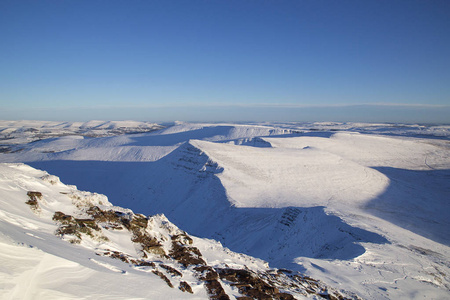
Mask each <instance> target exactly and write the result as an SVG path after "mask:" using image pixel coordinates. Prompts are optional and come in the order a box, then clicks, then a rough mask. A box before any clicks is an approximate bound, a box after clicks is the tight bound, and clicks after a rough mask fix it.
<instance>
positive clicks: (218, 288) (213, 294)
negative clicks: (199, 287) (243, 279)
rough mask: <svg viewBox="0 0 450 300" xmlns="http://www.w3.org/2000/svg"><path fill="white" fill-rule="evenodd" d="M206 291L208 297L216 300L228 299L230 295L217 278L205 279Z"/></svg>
mask: <svg viewBox="0 0 450 300" xmlns="http://www.w3.org/2000/svg"><path fill="white" fill-rule="evenodd" d="M205 287H206V291H207V292H208V294H209V299H217V300H229V299H230V297H228V295H227V294H226V293H225V290H224V289H223V287H222V285H221V284H220V282H219V281H218V280H216V279H215V280H206V281H205Z"/></svg>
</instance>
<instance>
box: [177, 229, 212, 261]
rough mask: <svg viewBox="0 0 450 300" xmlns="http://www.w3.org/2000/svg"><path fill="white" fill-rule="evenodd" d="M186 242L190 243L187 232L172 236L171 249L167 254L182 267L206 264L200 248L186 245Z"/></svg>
mask: <svg viewBox="0 0 450 300" xmlns="http://www.w3.org/2000/svg"><path fill="white" fill-rule="evenodd" d="M187 244H192V239H191V238H190V237H189V236H188V235H187V234H179V235H174V236H172V249H171V251H170V252H169V256H170V257H172V258H173V259H175V260H176V261H178V262H179V263H180V264H182V265H183V266H184V267H188V266H191V265H206V263H205V261H204V260H203V259H202V254H201V253H200V250H198V248H196V247H191V246H187Z"/></svg>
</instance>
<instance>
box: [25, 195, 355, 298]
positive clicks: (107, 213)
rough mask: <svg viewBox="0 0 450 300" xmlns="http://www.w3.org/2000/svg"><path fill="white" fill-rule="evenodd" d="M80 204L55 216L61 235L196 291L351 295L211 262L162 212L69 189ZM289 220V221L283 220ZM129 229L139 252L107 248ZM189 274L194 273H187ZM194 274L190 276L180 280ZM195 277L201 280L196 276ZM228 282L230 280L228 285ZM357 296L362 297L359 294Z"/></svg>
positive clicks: (36, 203) (34, 202) (285, 275)
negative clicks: (134, 209)
mask: <svg viewBox="0 0 450 300" xmlns="http://www.w3.org/2000/svg"><path fill="white" fill-rule="evenodd" d="M27 195H28V197H29V200H28V201H27V202H26V203H27V204H28V205H29V206H30V208H31V209H33V210H36V209H38V208H39V207H40V201H42V194H41V193H40V192H28V194H27ZM68 196H69V197H70V198H71V199H73V201H75V202H73V204H74V206H75V207H76V208H77V209H76V210H75V212H74V215H69V214H66V213H64V212H62V211H56V212H54V214H53V217H52V219H53V221H54V222H55V223H56V224H57V225H58V227H57V230H56V231H55V234H56V235H59V236H61V237H62V238H64V239H67V240H68V241H70V242H71V243H81V242H83V241H84V240H91V241H93V242H97V243H98V244H99V247H98V248H96V249H95V254H96V255H99V256H104V257H109V258H111V259H115V260H119V261H121V262H123V263H125V264H128V265H129V266H130V267H132V268H136V269H138V270H147V272H149V274H153V275H155V276H157V277H159V278H160V279H161V280H162V281H164V282H165V283H166V284H167V285H168V286H169V287H170V288H174V287H175V286H178V289H179V290H180V291H182V292H186V293H194V292H193V289H192V285H197V286H199V285H200V286H203V288H204V289H205V291H206V293H207V294H208V296H209V298H210V299H221V300H222V299H223V300H226V299H230V295H228V294H227V292H226V290H228V291H229V290H231V291H233V297H236V294H239V295H240V296H237V297H236V298H237V299H241V300H243V299H280V300H281V299H283V300H291V299H295V296H296V295H302V296H304V297H308V296H311V297H321V298H325V299H347V298H346V296H345V295H344V294H342V293H340V292H337V291H336V290H334V289H330V288H328V287H327V286H325V285H324V284H322V283H321V282H319V281H317V280H314V279H312V278H309V277H306V276H303V275H301V274H299V273H296V272H291V271H289V270H270V269H264V270H261V269H255V270H252V269H249V268H248V267H247V266H246V265H241V266H233V267H229V266H227V265H226V264H224V263H221V264H220V266H219V265H217V263H216V264H209V263H208V260H207V259H206V258H205V257H204V256H203V254H202V252H201V251H200V249H199V248H198V247H197V246H196V245H195V243H194V239H193V238H192V237H191V236H189V235H188V234H187V233H186V232H184V231H182V230H180V229H179V228H178V227H176V226H175V225H173V224H172V223H170V222H169V221H168V220H167V219H166V218H165V217H164V216H163V215H157V216H152V217H147V216H144V215H141V214H134V213H133V212H132V211H130V210H126V209H122V208H119V207H113V206H102V205H99V203H100V202H101V198H99V199H100V200H99V199H97V198H98V197H91V198H89V197H90V196H89V197H87V198H86V197H85V196H83V195H80V194H76V195H68ZM296 214H297V212H296V211H293V210H288V211H287V212H286V214H285V215H283V218H282V220H286V221H287V223H289V221H290V219H291V218H295V217H296ZM284 225H286V226H289V225H288V224H284ZM114 231H126V232H128V234H129V238H130V242H131V243H132V244H133V245H134V246H135V249H136V252H135V254H132V253H124V252H121V251H117V250H112V249H111V248H108V247H109V246H108V245H109V244H110V243H111V242H110V241H109V239H108V238H107V237H106V235H105V234H106V233H107V232H110V233H113V232H114ZM184 274H189V276H184ZM181 278H191V281H188V280H181ZM192 278H195V279H196V281H192ZM225 286H228V287H227V288H226V289H225V288H224V287H225ZM352 298H357V297H356V296H354V297H352Z"/></svg>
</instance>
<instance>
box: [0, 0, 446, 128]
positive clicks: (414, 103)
mask: <svg viewBox="0 0 450 300" xmlns="http://www.w3.org/2000/svg"><path fill="white" fill-rule="evenodd" d="M0 119H45V120H61V121H63V120H71V121H72V120H73V121H74V120H80V121H83V120H89V119H103V120H106V119H109V120H123V119H136V120H148V121H171V120H184V121H194V120H195V121H245V120H249V121H261V120H270V121H314V120H317V121H324V120H329V121H369V122H372V121H389V122H446V123H450V1H448V0H443V1H433V0H423V1H416V0H405V1H397V0H386V1H384V0H374V1H370V0H364V1H361V0H354V1H346V0H340V1H334V0H333V1H331V0H330V1H321V0H314V1H313V0H311V1H307V0H295V1H283V0H273V1H264V0H236V1H234V0H223V1H215V0H208V1H207V0H203V1H200V0H199V1H197V0H191V1H188V0H182V1H181V0H180V1H176V0H171V1H167V0H164V1H150V0H148V1H143V0H140V1H134V0H127V1H125V0H123V1H115V0H101V1H95V0H89V1H83V0H76V1H75V0H73V1H71V0H53V1H47V0H39V1H36V0H32V1H22V0H2V1H0Z"/></svg>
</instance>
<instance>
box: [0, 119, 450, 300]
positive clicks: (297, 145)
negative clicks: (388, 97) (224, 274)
mask: <svg viewBox="0 0 450 300" xmlns="http://www.w3.org/2000/svg"><path fill="white" fill-rule="evenodd" d="M347 130H348V131H347ZM356 130H358V131H359V132H355V131H356ZM418 131H420V132H423V133H427V134H426V135H427V136H428V137H432V139H431V138H427V139H424V138H418V136H419V134H418V133H417V132H418ZM360 132H364V134H362V133H360ZM448 133H449V128H448V127H445V126H434V127H433V126H406V125H405V126H398V125H395V126H394V125H389V124H354V123H313V124H312V123H308V124H292V123H288V124H254V125H248V124H247V125H246V124H240V125H235V124H188V123H181V122H177V123H175V124H174V125H173V126H169V127H167V128H165V129H162V130H159V131H156V132H151V133H145V134H134V135H122V136H112V137H101V138H89V139H86V138H83V139H81V138H68V137H65V138H63V137H61V138H56V139H47V140H42V141H39V142H35V143H32V144H25V145H20V147H22V151H20V152H16V153H3V154H2V155H0V161H3V162H28V163H30V164H31V165H32V166H34V167H38V168H40V169H44V170H48V171H49V172H51V173H54V174H57V175H58V176H60V177H61V178H62V179H63V180H64V181H65V182H71V183H74V184H77V186H79V187H81V188H83V189H87V190H95V191H97V192H100V193H103V194H106V195H107V196H108V198H109V199H110V201H111V202H112V203H114V204H115V205H120V206H124V207H129V208H132V209H133V210H134V211H136V212H139V213H145V214H157V213H164V214H165V215H166V216H167V217H168V218H169V219H170V220H171V221H172V222H174V223H175V224H176V225H178V226H180V227H181V228H183V229H184V230H187V231H188V232H189V233H191V234H195V235H197V236H201V237H207V238H214V239H217V240H219V241H221V242H222V244H224V245H225V246H226V247H228V248H230V249H231V250H233V251H237V252H241V253H245V254H249V255H252V256H255V257H258V258H261V259H264V260H266V261H268V262H269V263H270V264H271V266H272V267H278V268H290V269H295V270H298V271H301V272H304V273H306V274H309V275H311V276H312V277H314V278H319V279H321V280H323V281H325V282H327V283H328V284H329V285H332V286H339V288H342V289H345V290H351V291H354V292H355V293H357V294H359V295H361V296H362V297H364V298H369V299H400V298H408V299H409V298H423V297H429V298H432V299H437V298H445V297H447V296H448V295H449V286H450V284H449V281H448V279H447V278H448V275H447V274H448V273H449V257H450V252H449V251H450V250H449V247H448V246H449V244H450V240H449V236H450V233H449V228H450V224H449V221H448V220H450V216H449V214H450V207H449V203H448V199H450V188H449V184H448V178H449V176H450V173H449V169H450V155H449V153H450V151H449V142H448V138H447V137H448V136H449V134H448ZM380 134H382V135H380ZM420 136H422V137H423V136H424V134H422V135H420ZM437 137H440V138H437ZM64 139H66V140H64ZM51 151H54V152H51Z"/></svg>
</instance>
